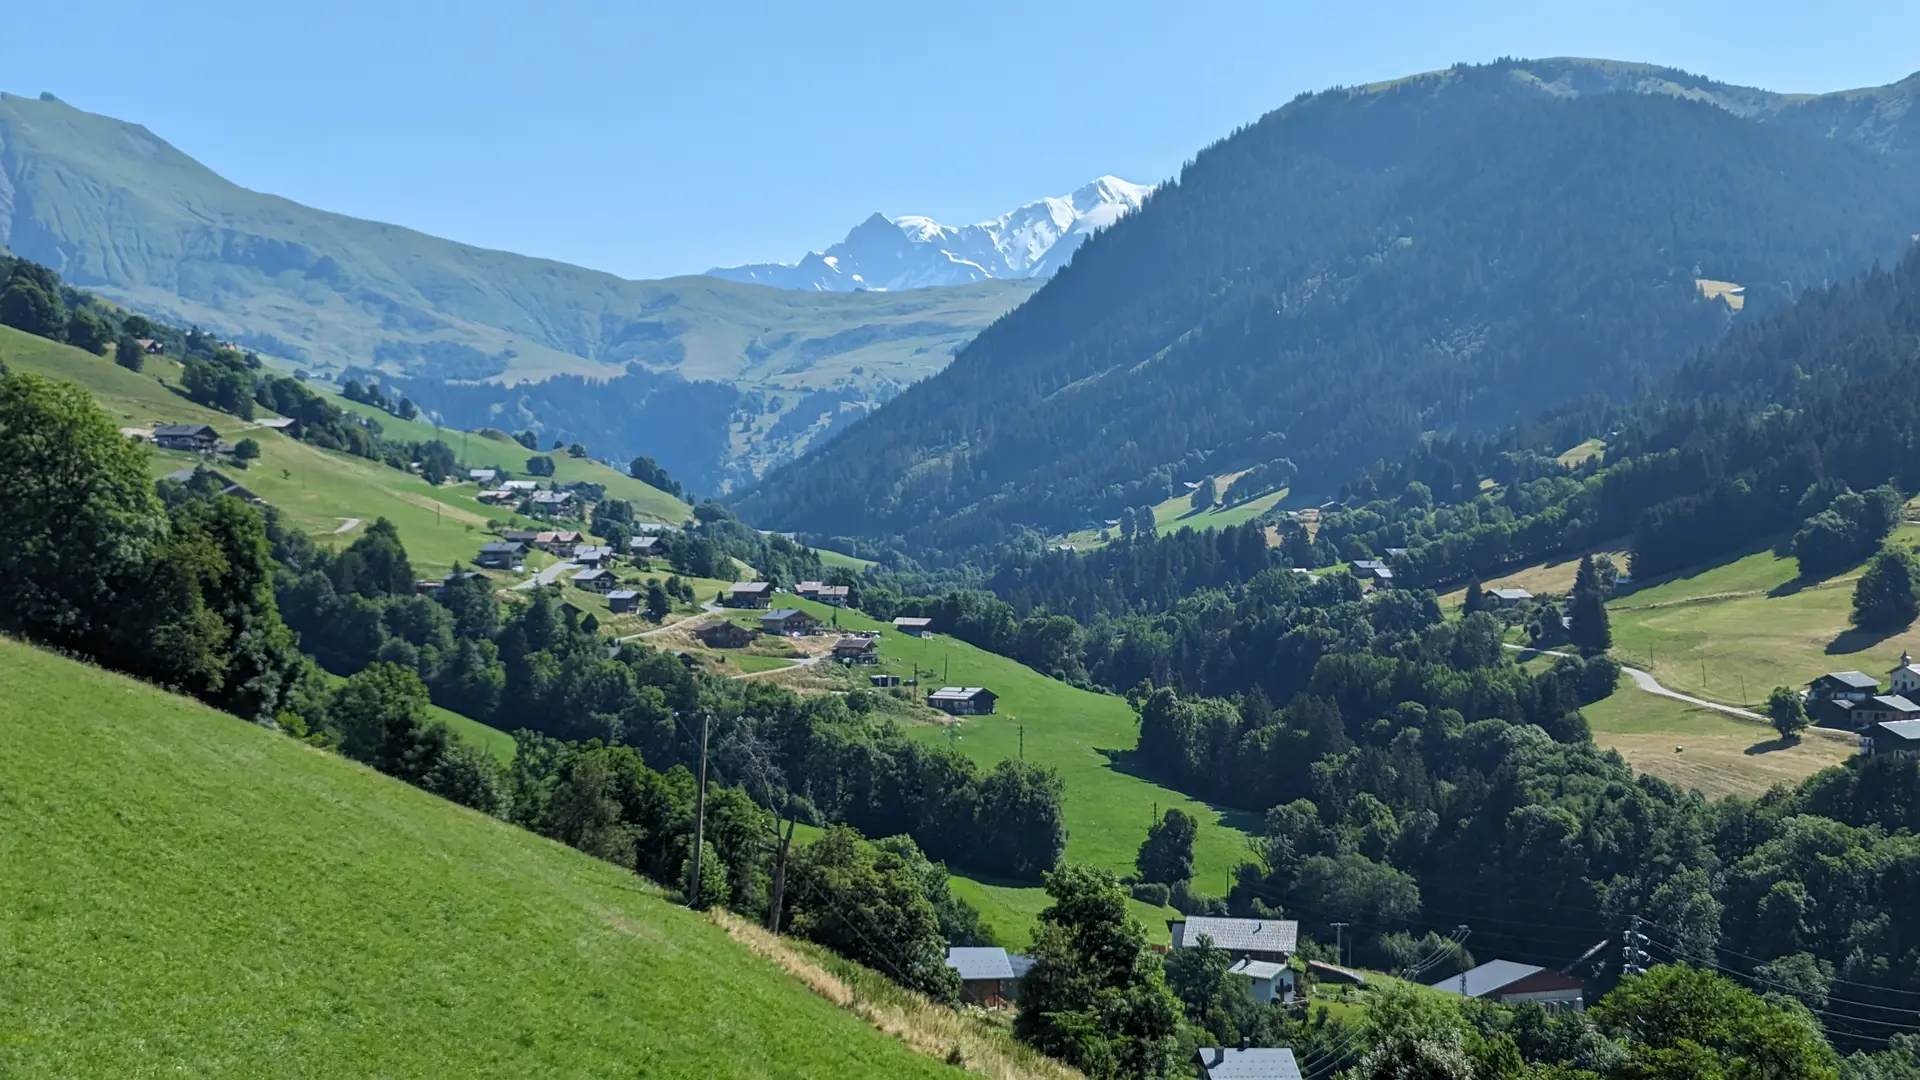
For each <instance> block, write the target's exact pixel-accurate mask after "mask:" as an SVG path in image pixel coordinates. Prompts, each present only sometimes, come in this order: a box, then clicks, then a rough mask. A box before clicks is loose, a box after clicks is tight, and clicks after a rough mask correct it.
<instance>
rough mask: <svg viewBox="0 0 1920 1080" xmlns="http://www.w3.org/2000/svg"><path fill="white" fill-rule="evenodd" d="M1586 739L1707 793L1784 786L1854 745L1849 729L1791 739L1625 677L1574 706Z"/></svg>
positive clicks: (1639, 768)
mask: <svg viewBox="0 0 1920 1080" xmlns="http://www.w3.org/2000/svg"><path fill="white" fill-rule="evenodd" d="M1580 712H1581V715H1583V716H1585V717H1586V718H1587V724H1588V726H1589V727H1591V728H1592V730H1593V741H1594V743H1595V744H1597V745H1598V746H1600V747H1601V748H1602V749H1605V750H1617V751H1619V752H1620V756H1621V757H1624V758H1626V759H1627V763H1628V764H1629V765H1632V766H1633V768H1634V771H1635V772H1644V773H1650V774H1652V775H1654V776H1658V777H1659V778H1661V779H1662V780H1666V781H1669V782H1671V783H1674V784H1677V785H1679V786H1681V787H1686V788H1697V789H1699V790H1700V791H1701V792H1702V793H1703V794H1706V795H1709V796H1721V795H1748V796H1754V795H1759V794H1761V793H1762V792H1764V791H1766V790H1767V789H1768V788H1769V787H1772V786H1773V785H1775V784H1784V785H1787V786H1789V787H1791V786H1792V785H1794V784H1796V783H1799V782H1800V781H1801V780H1804V779H1805V778H1807V777H1808V776H1811V775H1813V774H1814V773H1816V772H1819V771H1820V770H1821V769H1824V768H1827V767H1828V766H1830V765H1838V764H1840V763H1842V762H1844V761H1846V760H1847V759H1848V758H1849V757H1852V756H1853V754H1854V753H1855V740H1854V738H1853V736H1851V735H1848V734H1845V733H1843V732H1838V731H1825V730H1821V729H1818V728H1815V729H1811V730H1809V731H1807V732H1806V733H1805V734H1804V735H1803V736H1802V737H1801V738H1800V739H1799V740H1798V741H1788V740H1783V739H1781V738H1780V737H1779V736H1778V735H1777V734H1776V733H1775V732H1774V730H1773V729H1772V728H1770V727H1767V726H1766V725H1764V724H1759V723H1755V722H1752V721H1745V720H1739V719H1736V718H1734V717H1731V716H1728V715H1727V714H1726V713H1722V712H1716V711H1715V710H1712V709H1706V708H1702V707H1700V706H1698V705H1689V704H1687V703H1685V702H1682V701H1676V700H1674V699H1672V698H1668V697H1661V696H1659V695H1657V694H1649V693H1647V692H1645V691H1642V690H1637V689H1635V688H1634V685H1633V682H1632V681H1631V680H1629V679H1627V678H1625V677H1622V678H1621V680H1620V686H1619V688H1618V689H1617V690H1615V691H1614V692H1613V694H1612V695H1610V696H1608V697H1606V698H1603V699H1601V700H1600V701H1596V702H1594V703H1593V704H1591V705H1588V706H1586V707H1585V708H1583V709H1581V710H1580Z"/></svg>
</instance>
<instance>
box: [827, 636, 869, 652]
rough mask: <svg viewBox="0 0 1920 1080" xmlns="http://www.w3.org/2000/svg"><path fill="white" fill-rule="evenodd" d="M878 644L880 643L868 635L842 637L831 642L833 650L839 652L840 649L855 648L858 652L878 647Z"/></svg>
mask: <svg viewBox="0 0 1920 1080" xmlns="http://www.w3.org/2000/svg"><path fill="white" fill-rule="evenodd" d="M879 646H880V643H879V642H877V641H875V640H873V639H872V638H870V637H843V638H841V639H840V640H839V641H836V642H834V643H833V651H834V652H839V651H840V650H842V649H857V650H859V651H860V652H866V651H867V650H868V649H876V648H879Z"/></svg>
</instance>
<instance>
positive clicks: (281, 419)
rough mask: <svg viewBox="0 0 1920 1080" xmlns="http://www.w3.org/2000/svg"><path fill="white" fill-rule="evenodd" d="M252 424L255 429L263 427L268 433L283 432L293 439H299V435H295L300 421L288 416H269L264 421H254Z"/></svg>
mask: <svg viewBox="0 0 1920 1080" xmlns="http://www.w3.org/2000/svg"><path fill="white" fill-rule="evenodd" d="M253 424H254V426H255V427H263V428H266V429H267V430H268V431H284V432H286V433H287V434H288V435H292V436H293V437H294V438H299V435H298V434H296V433H297V432H298V431H299V429H300V421H298V420H295V419H294V418H293V417H290V416H269V417H267V418H266V419H264V420H255V421H254V422H253Z"/></svg>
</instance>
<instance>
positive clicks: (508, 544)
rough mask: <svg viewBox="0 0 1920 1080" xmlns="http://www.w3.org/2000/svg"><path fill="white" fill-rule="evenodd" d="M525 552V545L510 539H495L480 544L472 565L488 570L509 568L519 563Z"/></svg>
mask: <svg viewBox="0 0 1920 1080" xmlns="http://www.w3.org/2000/svg"><path fill="white" fill-rule="evenodd" d="M526 554H527V549H526V546H525V545H523V544H519V543H516V542H514V541H512V540H495V541H494V542H493V543H491V544H482V545H480V554H478V555H475V556H474V557H473V565H475V566H484V567H486V568H487V569H489V570H511V569H513V568H514V567H516V566H518V565H520V560H521V559H523V558H525V557H526Z"/></svg>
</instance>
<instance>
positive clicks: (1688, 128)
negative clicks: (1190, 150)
mask: <svg viewBox="0 0 1920 1080" xmlns="http://www.w3.org/2000/svg"><path fill="white" fill-rule="evenodd" d="M1917 91H1920V77H1916V78H1910V79H1907V80H1905V81H1903V82H1900V83H1896V84H1893V85H1891V86H1886V87H1879V88H1872V89H1865V90H1856V91H1848V92H1845V93H1840V94H1831V95H1823V96H1815V97H1809V96H1805V95H1785V94H1775V93H1771V92H1769V91H1765V90H1756V89H1751V88H1744V87H1735V86H1728V85H1726V84H1722V83H1717V82H1714V81H1713V80H1710V79H1705V78H1702V77H1699V76H1695V75H1690V74H1688V73H1685V72H1680V71H1674V70H1671V69H1663V68H1656V67H1652V66H1648V65H1643V64H1627V63H1618V62H1612V61H1591V60H1569V59H1556V60H1541V61H1502V62H1499V63H1494V64H1488V65H1482V66H1464V65H1463V66H1460V67H1456V68H1451V69H1447V70H1445V71H1439V72H1432V73H1428V74H1424V75H1418V76H1414V77H1411V78H1406V79H1400V80H1396V81H1393V82H1388V83H1380V84H1375V85H1371V86H1363V87H1355V88H1337V89H1334V90H1329V91H1325V92H1322V93H1318V94H1310V95H1303V96H1301V97H1300V98H1298V99H1296V100H1295V101H1294V102H1292V103H1291V104H1288V105H1287V106H1285V107H1283V108H1280V109H1278V110H1275V111H1274V112H1272V113H1269V114H1267V115H1266V116H1264V117H1262V118H1261V119H1260V120H1258V121H1256V122H1255V123H1253V124H1251V125H1249V126H1247V127H1245V128H1242V129H1241V130H1239V131H1237V132H1235V133H1234V134H1232V135H1231V136H1229V137H1227V138H1225V139H1223V140H1221V141H1220V142H1218V143H1216V144H1214V145H1213V146H1210V147H1207V148H1205V149H1203V150H1202V151H1200V153H1199V154H1198V155H1197V156H1196V157H1195V159H1194V160H1193V162H1192V163H1190V164H1189V165H1188V166H1187V167H1186V168H1185V169H1184V170H1183V171H1182V173H1181V175H1180V176H1179V177H1178V178H1177V179H1175V180H1170V181H1168V182H1167V183H1165V184H1163V185H1161V187H1160V188H1159V189H1157V190H1156V191H1155V193H1154V196H1153V198H1152V199H1150V200H1148V201H1147V203H1146V204H1145V205H1144V206H1143V207H1142V208H1141V209H1140V211H1139V212H1137V213H1133V214H1129V215H1127V216H1126V217H1124V218H1123V219H1121V220H1120V221H1119V222H1118V223H1116V224H1115V225H1114V226H1113V227H1112V228H1110V229H1106V230H1103V231H1101V232H1100V233H1099V234H1098V235H1096V236H1094V237H1092V238H1091V239H1090V240H1089V241H1088V242H1087V243H1086V244H1085V245H1084V246H1083V247H1082V248H1081V249H1080V251H1079V252H1078V253H1077V255H1076V257H1075V259H1074V260H1073V263H1072V265H1070V266H1069V267H1067V268H1066V269H1065V270H1064V271H1062V272H1061V273H1059V274H1057V275H1055V276H1054V277H1053V278H1052V279H1051V280H1049V281H1048V282H1047V283H1046V285H1045V286H1043V287H1042V288H1041V289H1040V291H1039V292H1037V293H1036V294H1035V295H1034V296H1033V298H1032V299H1031V300H1029V301H1028V302H1027V303H1025V304H1023V305H1021V307H1020V308H1018V309H1017V310H1015V311H1014V312H1012V313H1010V314H1009V315H1008V316H1007V317H1005V318H1003V319H1001V320H999V321H998V322H996V323H995V324H994V325H993V326H991V327H989V328H988V329H987V330H986V331H985V332H983V333H982V334H981V335H980V337H978V338H977V339H975V340H974V341H973V342H972V343H971V344H970V345H968V346H967V347H966V348H965V349H964V350H962V352H961V354H960V355H959V356H958V357H957V358H956V359H955V361H954V363H953V364H952V365H950V366H948V367H947V368H946V369H945V370H944V371H943V372H942V373H941V374H939V375H937V376H935V377H933V378H930V379H928V380H926V381H924V382H922V383H920V384H918V385H916V386H914V387H911V388H909V389H908V390H907V391H905V392H904V393H902V394H901V395H900V396H899V397H897V398H895V399H894V400H893V401H892V402H890V403H889V404H887V405H886V406H884V407H882V408H880V409H879V410H877V411H875V412H874V413H873V414H872V415H871V416H869V417H868V418H867V419H866V420H864V421H863V422H861V423H858V424H855V425H852V426H851V427H849V428H848V429H847V430H846V431H845V432H844V433H842V434H841V435H840V436H839V437H838V438H836V439H834V440H833V441H832V442H830V443H828V444H826V445H824V446H823V447H821V448H820V449H819V450H817V451H816V452H813V453H810V454H808V455H807V456H805V457H803V458H801V459H800V460H798V461H796V462H793V463H791V464H789V465H787V466H785V467H783V468H781V469H779V470H777V471H775V472H772V473H769V474H768V475H767V476H766V477H765V478H763V480H762V481H761V483H760V484H758V485H757V486H756V487H754V488H753V489H751V490H749V491H748V492H746V493H745V494H744V495H743V496H742V497H741V498H740V500H739V501H738V504H737V505H738V507H739V509H740V511H741V513H742V514H743V515H746V516H748V517H750V518H751V519H752V520H755V521H756V522H757V523H759V524H761V525H762V526H763V527H768V528H780V529H798V530H802V531H807V532H812V533H816V534H820V535H823V536H838V537H849V538H870V539H875V540H880V541H883V542H888V541H891V542H901V543H904V544H906V545H907V546H908V547H909V548H910V549H912V550H914V551H915V552H916V558H918V557H920V555H921V553H924V552H938V551H946V552H948V553H952V554H955V555H958V554H963V553H965V552H967V551H969V550H974V549H977V548H978V547H981V546H984V545H991V544H996V543H1002V542H1009V541H1020V540H1023V539H1031V538H1033V537H1034V536H1035V535H1036V534H1037V535H1038V536H1042V537H1044V536H1045V535H1046V534H1047V533H1050V532H1060V531H1064V530H1066V529H1070V528H1072V527H1075V526H1077V525H1078V524H1079V523H1080V522H1083V521H1085V520H1087V519H1089V518H1093V519H1099V518H1101V517H1111V516H1113V515H1114V514H1116V513H1117V512H1118V511H1119V510H1120V509H1122V508H1124V507H1138V506H1140V505H1143V504H1152V503H1158V502H1160V501H1162V500H1164V499H1166V498H1168V497H1169V496H1170V495H1172V494H1174V493H1176V492H1177V491H1178V490H1180V487H1179V485H1180V483H1181V482H1183V481H1196V480H1199V479H1201V478H1202V477H1205V476H1208V475H1219V474H1223V473H1227V472H1232V471H1237V470H1239V469H1244V468H1248V467H1250V466H1253V465H1257V464H1263V463H1267V462H1273V461H1276V460H1277V459H1279V458H1282V457H1285V458H1288V459H1290V460H1291V462H1292V465H1293V466H1295V467H1297V473H1294V474H1293V475H1296V482H1295V484H1294V490H1295V491H1296V492H1297V493H1299V494H1301V495H1308V494H1314V493H1327V494H1331V493H1334V492H1336V491H1337V490H1338V488H1339V487H1340V485H1341V484H1342V482H1343V481H1344V480H1345V479H1347V478H1348V477H1350V476H1351V475H1353V472H1354V470H1356V469H1359V468H1362V467H1364V466H1366V465H1367V464H1369V463H1370V462H1372V461H1375V460H1377V459H1380V458H1383V457H1384V458H1389V459H1391V458H1395V457H1397V456H1399V455H1401V454H1402V453H1404V452H1405V451H1406V450H1407V449H1408V448H1410V447H1411V446H1412V445H1413V444H1415V443H1416V442H1417V441H1418V440H1420V439H1421V438H1422V437H1424V436H1425V435H1426V434H1427V433H1432V432H1447V431H1456V432H1462V433H1473V432H1485V431H1492V430H1498V429H1499V428H1501V427H1504V426H1505V425H1507V424H1510V423H1513V422H1515V421H1516V420H1519V419H1522V418H1527V417H1531V416H1534V415H1537V414H1538V413H1539V412H1540V411H1541V410H1543V409H1547V408H1552V407H1555V406H1557V405H1559V404H1562V403H1566V402H1570V401H1573V400H1576V399H1581V398H1586V397H1601V398H1613V399H1616V400H1617V399H1621V398H1624V397H1627V396H1630V395H1631V394H1633V393H1634V392H1635V388H1636V387H1637V386H1641V385H1648V384H1651V383H1652V382H1653V381H1654V380H1656V379H1659V378H1660V377H1662V376H1664V375H1665V374H1666V373H1667V372H1669V371H1671V370H1672V369H1673V368H1674V367H1675V366H1676V365H1677V364H1679V363H1680V362H1682V361H1683V360H1684V359H1686V358H1687V357H1688V356H1690V355H1692V354H1693V353H1694V352H1695V351H1697V350H1698V349H1700V348H1702V347H1704V346H1706V345H1709V344H1712V343H1713V342H1715V341H1718V340H1719V339H1720V338H1721V337H1722V336H1723V335H1724V334H1725V333H1726V331H1727V328H1728V327H1729V326H1730V325H1732V324H1733V323H1735V322H1737V321H1739V320H1742V319H1751V318H1754V317H1756V316H1758V315H1759V314H1761V313H1764V312H1767V311H1770V310H1775V309H1777V308H1779V307H1780V306H1782V305H1784V304H1786V303H1788V302H1790V301H1791V300H1793V299H1794V298H1795V297H1797V296H1798V295H1800V293H1801V292H1802V291H1804V290H1805V289H1807V288H1809V287H1813V286H1818V285H1822V284H1826V283H1830V282H1833V281H1837V280H1841V279H1844V278H1846V277H1849V276H1851V275H1853V274H1855V273H1858V272H1859V271H1860V270H1862V269H1865V268H1866V267H1867V266H1868V265H1870V264H1871V263H1873V262H1874V261H1875V260H1880V261H1882V262H1887V261H1891V260H1892V259H1895V258H1898V257H1900V255H1901V254H1902V252H1903V251H1904V249H1905V248H1906V246H1907V245H1908V244H1909V242H1910V240H1911V238H1912V237H1913V235H1914V234H1916V233H1920V170H1916V169H1915V168H1914V164H1915V157H1916V154H1915V150H1916V147H1920V109H1916V108H1914V107H1913V106H1914V104H1915V97H1916V96H1920V95H1917ZM1726 282H1731V283H1734V284H1738V285H1744V286H1745V287H1746V288H1745V293H1744V300H1745V308H1744V310H1742V311H1740V312H1738V313H1735V312H1734V311H1732V310H1731V309H1730V306H1729V305H1727V304H1725V303H1722V302H1721V301H1719V300H1717V299H1715V298H1714V297H1713V295H1711V293H1710V287H1718V286H1715V284H1714V283H1726ZM1026 530H1032V531H1031V532H1029V531H1026Z"/></svg>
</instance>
